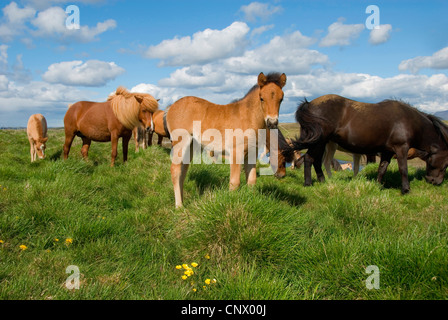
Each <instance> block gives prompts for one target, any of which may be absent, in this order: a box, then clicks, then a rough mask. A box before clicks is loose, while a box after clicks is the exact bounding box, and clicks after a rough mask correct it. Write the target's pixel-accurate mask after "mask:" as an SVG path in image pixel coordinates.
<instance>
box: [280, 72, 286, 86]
mask: <svg viewBox="0 0 448 320" xmlns="http://www.w3.org/2000/svg"><path fill="white" fill-rule="evenodd" d="M285 84H286V74H284V73H282V75H281V76H280V87H281V88H283V87H284V86H285Z"/></svg>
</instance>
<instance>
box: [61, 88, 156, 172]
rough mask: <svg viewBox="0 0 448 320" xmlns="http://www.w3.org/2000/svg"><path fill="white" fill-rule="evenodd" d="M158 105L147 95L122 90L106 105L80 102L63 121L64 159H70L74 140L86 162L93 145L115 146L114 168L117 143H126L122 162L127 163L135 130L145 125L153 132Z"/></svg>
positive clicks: (110, 97) (70, 108)
mask: <svg viewBox="0 0 448 320" xmlns="http://www.w3.org/2000/svg"><path fill="white" fill-rule="evenodd" d="M157 108H158V102H157V100H156V99H154V97H152V96H151V95H149V94H146V93H130V92H129V91H127V90H126V89H125V88H123V87H118V89H117V91H116V92H115V93H114V94H112V95H111V96H109V98H108V100H107V101H106V102H90V101H79V102H76V103H74V104H73V105H71V106H69V109H68V111H67V113H66V114H65V117H64V127H65V144H64V159H67V158H68V154H69V152H70V147H71V145H72V142H73V139H74V138H75V136H79V137H81V139H82V142H83V146H82V149H81V154H82V156H83V157H84V159H87V156H88V151H89V147H90V143H91V142H92V141H98V142H108V141H111V142H112V160H111V166H114V164H115V158H116V157H117V146H118V139H119V138H122V141H123V161H124V162H125V161H127V154H128V145H129V140H130V139H131V136H132V129H133V128H135V127H137V126H139V125H140V124H143V126H144V127H145V129H147V130H150V128H151V123H152V114H153V113H154V112H155V111H156V110H157Z"/></svg>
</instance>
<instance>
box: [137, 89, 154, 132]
mask: <svg viewBox="0 0 448 320" xmlns="http://www.w3.org/2000/svg"><path fill="white" fill-rule="evenodd" d="M136 99H137V101H139V97H137V96H136ZM159 100H160V99H157V102H158V101H159ZM142 102H143V100H140V101H139V103H140V110H139V113H138V120H139V121H140V123H141V124H142V125H143V127H144V128H145V130H146V132H149V133H153V132H154V111H155V110H154V108H152V107H151V108H148V107H147V106H146V105H145V104H144V103H142Z"/></svg>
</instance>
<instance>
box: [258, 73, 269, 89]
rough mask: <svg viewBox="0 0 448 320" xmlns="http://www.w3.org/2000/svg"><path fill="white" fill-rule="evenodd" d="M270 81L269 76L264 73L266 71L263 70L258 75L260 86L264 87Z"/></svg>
mask: <svg viewBox="0 0 448 320" xmlns="http://www.w3.org/2000/svg"><path fill="white" fill-rule="evenodd" d="M267 82H268V78H267V77H266V76H265V75H264V73H263V72H261V73H260V74H259V75H258V86H259V87H260V88H261V87H264V86H265V85H266V83H267Z"/></svg>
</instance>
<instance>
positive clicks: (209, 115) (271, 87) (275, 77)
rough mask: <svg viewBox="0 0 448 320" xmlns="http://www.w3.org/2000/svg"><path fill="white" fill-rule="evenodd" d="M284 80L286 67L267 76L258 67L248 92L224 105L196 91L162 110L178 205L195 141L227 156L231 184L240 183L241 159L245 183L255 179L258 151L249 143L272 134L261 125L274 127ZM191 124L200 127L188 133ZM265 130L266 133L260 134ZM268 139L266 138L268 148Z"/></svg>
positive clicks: (180, 200) (254, 142) (249, 183)
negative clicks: (194, 93) (254, 80)
mask: <svg viewBox="0 0 448 320" xmlns="http://www.w3.org/2000/svg"><path fill="white" fill-rule="evenodd" d="M285 84H286V75H285V74H284V73H283V74H279V73H270V74H269V75H267V76H265V75H264V74H263V73H260V74H259V75H258V83H257V84H256V85H255V86H254V87H253V88H252V89H251V90H250V91H249V92H248V93H247V94H246V96H245V97H244V98H242V99H240V100H238V101H235V102H233V103H230V104H228V105H217V104H214V103H211V102H209V101H207V100H204V99H200V98H197V97H184V98H182V99H180V100H178V101H176V102H175V103H174V104H172V105H171V106H170V108H169V109H168V110H167V111H166V115H165V117H166V120H165V124H166V127H167V129H168V134H169V136H170V137H171V141H172V144H173V150H172V159H171V161H172V164H171V179H172V182H173V187H174V195H175V201H176V207H180V206H182V205H183V184H184V180H185V177H186V175H187V170H188V167H189V164H190V162H191V159H192V153H193V152H191V149H193V148H194V147H193V145H194V142H195V141H196V142H199V143H200V145H201V146H202V147H204V146H206V147H208V148H210V147H211V148H212V149H213V152H212V154H214V155H215V156H217V157H218V158H219V157H220V156H222V155H224V156H226V157H227V158H226V159H227V160H229V161H227V163H228V162H230V190H234V189H237V188H238V187H239V185H240V173H241V164H244V169H245V173H246V181H247V184H248V185H254V184H255V182H256V179H257V173H256V154H257V152H258V151H257V150H255V156H254V154H253V152H252V151H253V149H254V148H253V145H254V144H257V143H258V140H259V139H260V138H259V137H260V136H262V137H266V136H272V133H274V132H275V131H271V132H272V133H271V132H270V130H268V132H266V131H263V132H260V130H263V129H277V125H278V114H279V109H280V104H281V102H282V100H283V96H284V94H283V90H282V88H283V87H284V86H285ZM195 128H196V130H199V132H196V134H197V135H198V136H197V137H193V139H192V138H191V136H192V135H194V134H195ZM263 133H265V134H266V135H264V136H263ZM232 134H233V135H232ZM245 137H246V138H247V139H245ZM179 138H181V139H179ZM198 138H199V141H198ZM241 138H242V139H241ZM261 139H264V138H261ZM271 140H272V139H267V142H266V144H267V145H268V148H269V147H270V145H269V143H270V141H271ZM235 141H236V142H235ZM179 146H180V147H179ZM255 149H256V148H255ZM273 149H274V148H273ZM272 151H274V150H272ZM276 151H277V153H278V150H276ZM174 158H177V159H179V161H177V160H176V161H175V160H174ZM220 158H221V160H222V157H220ZM254 158H255V159H254ZM271 165H272V163H271ZM276 169H277V168H275V169H274V171H276Z"/></svg>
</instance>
